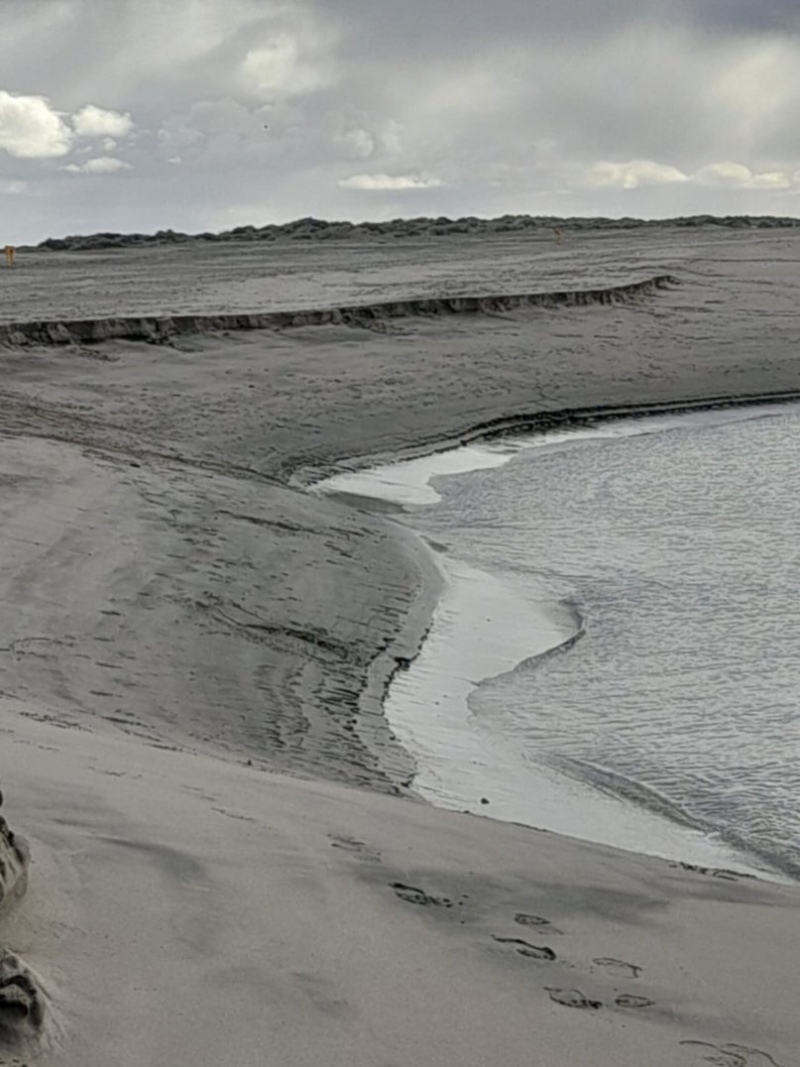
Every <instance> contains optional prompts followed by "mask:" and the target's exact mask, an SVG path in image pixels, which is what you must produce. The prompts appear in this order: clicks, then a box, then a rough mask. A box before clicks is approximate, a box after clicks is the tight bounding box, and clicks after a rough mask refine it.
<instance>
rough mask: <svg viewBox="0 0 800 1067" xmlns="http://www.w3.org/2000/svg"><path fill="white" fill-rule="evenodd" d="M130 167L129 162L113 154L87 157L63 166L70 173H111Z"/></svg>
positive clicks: (129, 168)
mask: <svg viewBox="0 0 800 1067" xmlns="http://www.w3.org/2000/svg"><path fill="white" fill-rule="evenodd" d="M131 169H132V168H131V165H130V163H126V162H125V160H124V159H116V158H115V157H114V156H96V157H95V158H94V159H87V160H86V162H85V163H81V164H78V163H68V164H67V165H66V167H64V168H63V170H66V171H69V173H70V174H113V173H115V171H118V170H131Z"/></svg>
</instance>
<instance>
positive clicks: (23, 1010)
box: [0, 794, 45, 1062]
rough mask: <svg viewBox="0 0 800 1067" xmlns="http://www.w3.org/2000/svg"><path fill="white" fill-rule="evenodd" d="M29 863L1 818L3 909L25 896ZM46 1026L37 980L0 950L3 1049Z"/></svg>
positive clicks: (19, 842)
mask: <svg viewBox="0 0 800 1067" xmlns="http://www.w3.org/2000/svg"><path fill="white" fill-rule="evenodd" d="M0 804H2V794H0ZM29 862H30V850H29V848H28V843H27V841H25V839H24V838H22V837H20V836H19V835H18V834H15V833H14V832H13V831H12V830H11V829H10V828H9V825H8V823H7V822H6V820H5V819H4V818H2V817H0V908H2V907H3V906H4V905H8V904H10V903H12V902H13V901H14V900H15V899H17V898H19V897H21V896H23V894H24V893H25V890H26V889H27V886H28V864H29ZM44 1022H45V997H44V993H43V992H42V990H41V989H40V987H39V984H38V982H37V980H36V978H35V977H34V975H33V974H32V972H31V971H30V970H29V969H28V968H27V967H26V966H25V964H24V963H22V961H21V960H20V959H19V958H18V957H17V956H15V955H14V953H12V952H8V951H6V950H5V949H3V948H0V1045H1V1044H2V1043H5V1044H15V1043H18V1042H19V1041H20V1040H23V1039H25V1038H27V1037H31V1036H35V1035H36V1034H38V1033H39V1032H40V1031H41V1029H42V1027H43V1025H44ZM0 1062H4V1061H2V1060H0Z"/></svg>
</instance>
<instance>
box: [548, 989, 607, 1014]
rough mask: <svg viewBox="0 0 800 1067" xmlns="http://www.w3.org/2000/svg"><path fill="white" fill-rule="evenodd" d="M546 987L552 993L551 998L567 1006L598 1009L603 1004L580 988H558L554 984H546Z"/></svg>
mask: <svg viewBox="0 0 800 1067" xmlns="http://www.w3.org/2000/svg"><path fill="white" fill-rule="evenodd" d="M545 989H546V990H547V992H548V993H549V994H550V999H551V1000H552V1001H554V1002H555V1003H556V1004H561V1005H563V1006H564V1007H565V1008H582V1009H584V1010H586V1009H591V1010H597V1009H598V1008H602V1006H603V1002H602V1001H600V1000H590V999H589V997H587V996H585V994H583V993H581V991H580V989H558V988H554V987H552V986H545Z"/></svg>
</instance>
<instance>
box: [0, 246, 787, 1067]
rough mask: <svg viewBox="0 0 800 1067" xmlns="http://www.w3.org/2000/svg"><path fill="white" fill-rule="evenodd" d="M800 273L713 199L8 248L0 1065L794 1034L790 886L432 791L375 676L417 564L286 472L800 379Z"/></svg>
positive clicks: (689, 1043) (631, 1048)
mask: <svg viewBox="0 0 800 1067" xmlns="http://www.w3.org/2000/svg"><path fill="white" fill-rule="evenodd" d="M798 281H800V236H798V235H797V234H796V233H795V232H794V231H791V230H786V231H760V230H758V231H752V232H751V231H747V230H728V229H721V228H719V227H713V226H708V227H697V228H695V229H686V228H677V227H670V226H669V225H664V226H663V227H660V228H653V227H650V228H647V229H646V230H642V231H627V230H620V231H614V230H605V229H604V230H600V231H597V232H593V231H591V230H587V231H582V232H580V233H575V234H569V233H567V234H566V235H565V237H564V240H563V242H562V243H560V244H556V243H554V241H553V239H552V235H551V234H541V235H539V234H531V233H526V234H508V235H506V234H492V235H489V236H487V235H482V236H480V237H476V236H469V235H457V234H454V235H450V236H442V237H436V238H434V237H425V238H424V239H423V238H419V239H416V238H407V239H404V240H393V239H391V238H388V237H387V238H386V239H385V240H383V241H380V240H376V241H375V242H373V243H371V244H369V245H364V244H363V243H359V242H356V241H348V240H342V241H339V242H337V243H336V244H335V245H334V244H333V243H332V242H325V243H323V242H315V241H314V240H310V241H305V242H303V243H302V244H299V243H296V242H291V241H288V240H286V241H276V242H274V243H270V244H269V245H266V246H262V245H246V244H237V243H235V242H230V243H225V242H220V243H213V244H206V243H203V242H195V243H189V244H186V245H181V246H166V247H163V248H161V247H147V248H136V249H133V248H130V249H122V250H118V251H87V252H69V251H54V252H53V251H29V252H22V253H20V255H19V257H18V259H17V262H16V265H15V267H14V269H13V270H8V271H2V272H1V273H0V287H1V289H0V291H2V296H3V300H2V302H1V303H0V362H1V363H2V369H3V378H2V383H1V384H0V417H1V418H2V423H1V424H0V434H2V453H1V458H0V464H2V466H0V480H2V485H3V489H4V493H3V496H2V504H0V544H2V548H3V553H2V566H1V567H0V589H2V596H0V617H1V618H2V631H3V636H2V638H1V639H0V657H2V660H1V662H2V674H3V681H2V686H1V687H0V689H1V690H2V691H1V692H0V731H2V736H3V739H4V741H3V746H2V750H0V784H1V785H2V790H3V799H4V803H3V809H2V810H3V813H4V814H5V817H6V819H7V820H8V824H9V826H10V827H11V830H12V831H13V832H14V833H15V834H18V835H21V837H22V838H24V839H25V840H26V841H27V843H28V844H29V846H30V856H31V859H30V867H29V870H28V871H27V876H28V877H27V881H28V886H27V892H26V893H24V894H22V893H21V892H16V891H15V890H21V889H22V888H24V886H23V884H22V882H24V881H25V874H24V873H23V868H24V867H25V865H26V852H25V846H24V845H20V844H19V843H16V844H15V841H14V839H10V840H6V839H5V838H3V839H2V840H0V850H2V851H0V858H2V859H3V864H2V865H0V880H2V883H3V887H4V889H7V892H4V893H3V894H2V897H0V901H2V902H3V903H4V904H6V907H5V908H4V909H3V911H2V912H1V913H0V916H1V917H0V945H2V946H4V948H5V949H6V950H8V952H11V953H13V954H14V955H13V957H8V956H5V957H3V956H0V1028H2V1031H3V1033H4V1034H5V1035H6V1037H7V1038H8V1040H7V1041H6V1045H5V1046H0V1064H8V1065H11V1064H16V1065H19V1064H22V1063H28V1062H33V1061H34V1060H35V1061H36V1062H42V1063H53V1064H56V1063H57V1064H59V1065H65V1067H71V1065H75V1067H77V1065H79V1064H80V1065H81V1067H95V1065H96V1067H100V1065H106V1064H109V1063H115V1064H131V1065H133V1064H137V1065H144V1064H151V1063H152V1064H155V1063H168V1064H173V1063H174V1064H178V1063H191V1064H197V1065H201V1067H202V1065H206V1064H208V1065H211V1064H214V1065H217V1064H219V1063H237V1064H243V1065H250V1064H253V1065H256V1064H258V1065H260V1064H270V1065H272V1064H274V1065H276V1067H278V1065H281V1067H283V1065H288V1064H291V1065H300V1067H302V1065H305V1064H308V1065H311V1064H314V1065H317V1064H320V1063H325V1064H330V1065H337V1064H341V1065H343V1067H344V1065H345V1064H347V1065H354V1067H361V1065H363V1067H377V1065H380V1067H399V1064H401V1063H405V1062H418V1063H421V1064H430V1065H431V1067H451V1065H453V1067H454V1065H455V1064H459V1065H467V1067H479V1065H481V1067H482V1065H485V1064H493V1063H497V1062H501V1061H502V1062H503V1063H506V1064H508V1065H510V1067H517V1065H519V1067H522V1065H528V1064H531V1063H534V1064H542V1065H545V1064H547V1065H548V1067H562V1065H563V1067H567V1065H570V1067H573V1065H583V1064H586V1065H587V1067H588V1065H589V1064H592V1065H594V1064H598V1063H599V1064H608V1065H609V1067H610V1065H611V1064H615V1065H616V1064H622V1065H627V1064H630V1065H631V1067H633V1065H634V1064H639V1063H647V1064H650V1065H653V1067H661V1065H664V1067H668V1065H669V1067H673V1065H681V1064H686V1065H688V1067H692V1065H698V1067H699V1065H702V1064H703V1063H706V1062H710V1063H717V1064H721V1065H723V1067H768V1065H770V1064H772V1065H777V1067H792V1064H794V1063H796V1062H797V1048H798V1047H800V1024H798V1022H797V1021H796V1011H795V1009H794V999H795V998H794V990H795V987H796V984H797V977H798V965H797V955H798V948H799V947H800V918H799V917H798V916H800V911H799V910H798V907H797V904H798V899H799V898H798V894H797V889H796V887H795V886H793V885H773V884H769V883H766V882H762V881H759V880H756V879H752V878H747V877H738V876H735V875H732V874H730V873H729V872H725V871H720V870H711V869H702V870H698V869H691V866H690V865H681V864H680V862H678V861H674V862H668V861H663V860H656V859H652V858H647V857H643V856H639V855H636V854H633V853H628V852H622V851H616V850H614V849H611V848H608V847H601V846H599V845H593V844H590V843H585V842H581V841H576V840H573V839H568V838H562V837H560V836H558V835H556V834H552V833H544V832H541V831H537V830H536V829H534V828H530V827H525V826H518V825H511V824H506V823H501V822H498V821H495V820H492V819H490V818H484V817H480V816H477V815H468V814H461V813H458V812H448V811H444V810H439V809H437V808H434V807H432V806H430V805H428V804H427V803H424V802H423V801H422V800H421V799H420V798H419V797H418V796H416V794H415V793H414V790H413V776H414V763H413V760H412V758H411V756H410V755H409V754H408V753H407V752H406V751H405V750H404V748H403V747H402V745H401V744H400V743H399V742H398V740H397V739H396V738H395V737H394V736H393V735H392V732H391V730H390V728H389V726H388V724H387V722H386V720H385V718H384V716H383V714H382V698H383V695H384V693H385V690H386V686H387V684H388V681H389V679H390V678H391V676H392V674H393V672H394V671H395V670H396V669H397V666H398V661H405V660H407V659H409V658H412V657H414V656H415V655H416V654H417V652H418V650H419V648H420V645H421V642H422V641H423V639H424V635H425V633H426V630H427V628H428V626H429V624H430V620H431V617H432V613H433V610H434V606H435V604H436V601H437V597H438V595H439V592H440V579H439V577H438V575H437V572H436V569H435V568H434V566H433V564H432V561H431V559H430V557H429V554H428V553H427V551H426V550H425V548H424V545H422V543H421V542H420V541H419V540H418V539H417V538H415V537H414V536H413V535H412V534H411V533H410V531H408V530H406V529H404V528H403V527H402V526H401V525H399V524H397V523H395V522H393V521H392V515H393V512H392V510H391V509H390V508H387V509H386V510H385V511H382V510H381V509H380V508H379V507H378V506H376V505H373V506H371V507H369V508H366V507H363V506H358V504H357V502H356V505H357V506H353V502H351V501H348V500H347V499H346V498H335V497H331V496H327V497H325V496H320V495H315V494H312V493H309V492H307V491H306V487H308V486H310V485H312V484H313V483H314V482H316V481H318V480H320V479H321V478H323V477H324V476H325V475H328V474H330V473H332V472H335V471H337V470H343V469H353V468H357V467H360V466H365V465H369V464H372V463H374V462H377V461H378V460H380V459H385V458H386V457H390V456H400V455H402V456H412V455H419V454H423V453H426V452H430V451H432V450H434V449H437V448H441V447H443V446H444V445H445V444H447V443H452V442H458V441H466V440H470V439H474V438H475V437H478V436H480V435H481V434H482V433H486V432H487V431H500V430H503V429H508V428H513V427H517V426H529V427H530V426H534V427H535V426H545V425H559V424H562V423H568V422H569V421H570V420H572V421H575V420H576V419H577V420H580V419H587V418H591V417H594V416H597V415H599V414H607V413H608V412H611V411H616V412H630V411H643V412H648V411H663V410H677V409H682V408H686V407H692V406H693V405H700V406H703V405H710V404H719V403H737V402H743V401H745V400H748V399H750V400H755V399H763V398H776V399H777V398H780V399H784V400H785V399H792V398H795V397H800V365H798V362H797V337H798V317H797V309H796V291H797V283H798ZM587 293H590V294H591V295H590V296H587V295H586V294H587ZM552 294H557V296H553V295H552ZM76 323H79V324H80V325H75V324H76ZM15 848H16V851H15ZM15 878H21V879H22V882H19V881H17V882H15ZM3 897H4V898H5V899H4V900H3V899H2V898H3ZM40 1017H41V1022H40Z"/></svg>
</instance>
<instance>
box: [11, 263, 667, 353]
mask: <svg viewBox="0 0 800 1067" xmlns="http://www.w3.org/2000/svg"><path fill="white" fill-rule="evenodd" d="M677 284H678V279H677V278H675V277H674V276H672V275H670V274H658V275H655V276H654V277H651V278H645V279H643V280H641V281H635V282H629V283H627V284H625V285H612V286H605V287H601V288H595V289H566V290H559V291H553V292H547V291H545V292H538V293H509V294H505V293H504V294H500V295H496V296H454V297H428V298H424V299H416V300H387V301H380V302H378V303H373V304H354V305H350V306H347V307H338V308H319V309H310V310H302V311H271V312H252V313H240V314H234V315H224V314H222V315H174V316H130V317H124V318H98V319H76V320H53V321H35V322H12V323H6V324H4V325H2V326H0V344H1V345H7V346H19V345H26V344H38V345H47V344H51V345H68V344H74V343H76V342H78V343H83V344H87V343H92V342H95V343H96V342H99V341H108V340H112V339H114V340H126V341H148V342H151V343H159V342H163V341H166V340H168V339H169V338H170V337H173V336H185V335H187V334H200V333H211V332H220V331H223V330H264V329H286V328H288V327H292V326H322V325H345V326H362V327H369V326H370V325H371V324H374V323H379V322H381V321H384V320H386V319H396V318H406V317H411V316H420V315H426V316H433V315H468V314H483V315H498V314H502V313H503V312H506V311H513V310H515V309H517V308H545V309H550V308H558V307H567V308H577V307H592V306H595V305H606V306H608V305H616V304H625V303H630V302H631V301H635V300H638V299H640V298H642V297H649V296H653V295H654V294H656V293H657V292H658V291H659V290H662V289H666V288H668V287H670V286H672V285H677Z"/></svg>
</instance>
